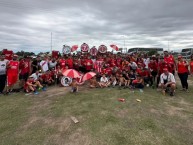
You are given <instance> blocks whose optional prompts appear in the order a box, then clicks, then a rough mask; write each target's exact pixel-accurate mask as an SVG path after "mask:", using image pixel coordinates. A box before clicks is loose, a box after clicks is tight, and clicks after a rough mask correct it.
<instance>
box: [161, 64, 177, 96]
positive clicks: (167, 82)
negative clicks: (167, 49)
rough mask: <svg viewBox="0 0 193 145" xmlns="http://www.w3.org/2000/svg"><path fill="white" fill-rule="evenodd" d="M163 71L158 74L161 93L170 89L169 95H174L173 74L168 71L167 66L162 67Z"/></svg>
mask: <svg viewBox="0 0 193 145" xmlns="http://www.w3.org/2000/svg"><path fill="white" fill-rule="evenodd" d="M163 71H164V73H162V74H161V76H160V85H159V86H160V87H161V89H162V93H163V95H165V93H166V92H167V91H168V90H169V88H171V89H170V96H174V92H175V89H176V80H175V78H174V75H173V74H172V73H170V72H169V71H168V69H167V68H164V69H163Z"/></svg>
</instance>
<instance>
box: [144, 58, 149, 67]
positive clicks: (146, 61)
mask: <svg viewBox="0 0 193 145" xmlns="http://www.w3.org/2000/svg"><path fill="white" fill-rule="evenodd" d="M149 62H150V59H149V58H144V59H143V63H144V64H145V68H148V64H149Z"/></svg>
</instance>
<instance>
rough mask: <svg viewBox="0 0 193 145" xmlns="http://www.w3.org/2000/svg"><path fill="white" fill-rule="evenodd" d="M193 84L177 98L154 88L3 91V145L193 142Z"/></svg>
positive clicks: (0, 138)
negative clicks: (7, 93) (31, 93)
mask: <svg viewBox="0 0 193 145" xmlns="http://www.w3.org/2000/svg"><path fill="white" fill-rule="evenodd" d="M190 85H191V89H190V92H189V93H185V92H180V91H179V90H177V93H176V96H175V97H173V98H171V97H169V96H162V95H161V93H160V92H157V91H156V90H155V89H151V88H146V89H145V90H144V92H143V93H141V92H140V91H139V90H135V92H134V93H133V92H132V91H130V90H129V89H122V90H119V89H118V88H107V89H93V90H90V89H87V88H84V89H82V90H81V91H80V92H79V93H78V94H71V93H69V89H68V88H50V89H49V90H48V91H47V92H41V94H40V95H38V96H34V95H29V96H25V95H24V94H23V93H21V94H17V95H14V94H13V95H10V96H0V145H44V144H45V145H191V144H193V90H192V89H193V88H192V83H191V84H190ZM118 98H125V99H126V102H125V103H122V102H119V101H118V100H117V99H118ZM136 99H140V100H141V102H137V101H136ZM71 116H74V117H76V118H77V119H78V120H79V123H77V124H75V123H74V122H73V121H72V120H71V118H70V117H71Z"/></svg>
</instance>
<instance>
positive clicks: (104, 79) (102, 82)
mask: <svg viewBox="0 0 193 145" xmlns="http://www.w3.org/2000/svg"><path fill="white" fill-rule="evenodd" d="M110 84H111V83H110V82H109V81H108V79H107V77H106V76H105V74H103V75H102V77H101V78H100V82H99V86H100V87H101V88H104V87H108V86H109V85H110Z"/></svg>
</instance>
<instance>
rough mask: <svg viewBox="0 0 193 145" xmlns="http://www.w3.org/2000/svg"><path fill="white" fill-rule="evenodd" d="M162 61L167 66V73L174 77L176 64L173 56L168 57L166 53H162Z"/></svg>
mask: <svg viewBox="0 0 193 145" xmlns="http://www.w3.org/2000/svg"><path fill="white" fill-rule="evenodd" d="M164 61H165V63H167V65H168V66H169V70H168V71H169V72H171V73H172V74H173V75H175V69H176V62H175V59H174V56H173V55H170V54H169V53H168V51H164Z"/></svg>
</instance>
